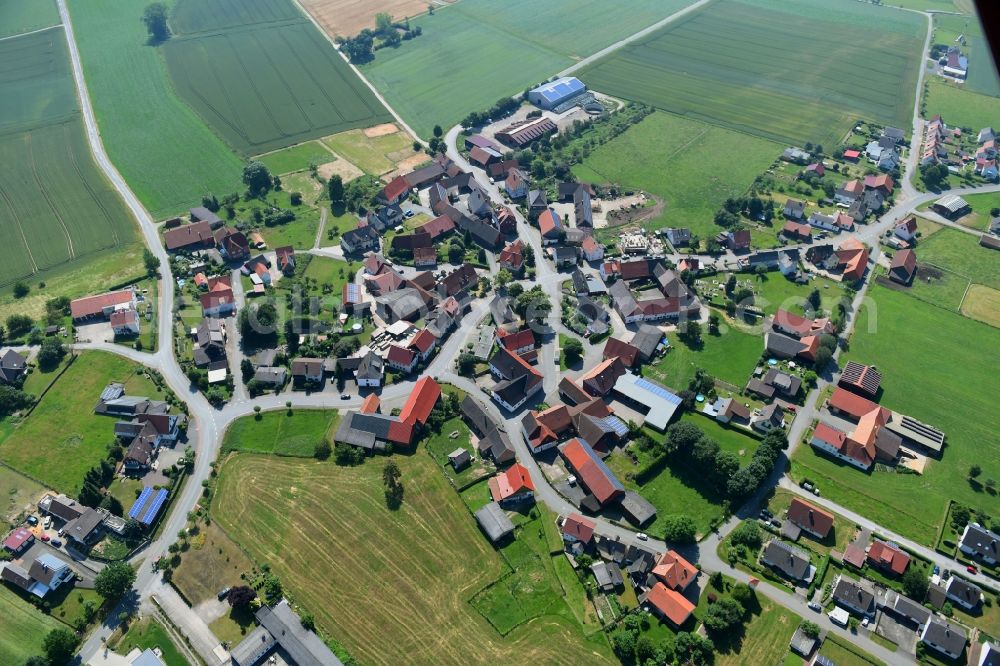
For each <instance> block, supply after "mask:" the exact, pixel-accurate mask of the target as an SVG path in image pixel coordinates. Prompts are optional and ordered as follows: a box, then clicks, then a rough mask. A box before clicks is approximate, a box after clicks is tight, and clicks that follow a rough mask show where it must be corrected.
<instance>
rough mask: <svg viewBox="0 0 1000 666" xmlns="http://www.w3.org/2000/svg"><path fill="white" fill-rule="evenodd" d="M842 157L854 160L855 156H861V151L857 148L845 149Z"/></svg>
mask: <svg viewBox="0 0 1000 666" xmlns="http://www.w3.org/2000/svg"><path fill="white" fill-rule="evenodd" d="M844 157H845V158H847V159H849V160H856V159H857V158H859V157H861V152H860V151H857V150H845V151H844Z"/></svg>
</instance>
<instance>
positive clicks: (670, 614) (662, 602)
mask: <svg viewBox="0 0 1000 666" xmlns="http://www.w3.org/2000/svg"><path fill="white" fill-rule="evenodd" d="M646 601H647V602H648V603H650V604H652V605H653V606H655V607H656V609H657V610H659V611H660V613H661V614H662V615H663V616H664V617H666V618H667V619H668V620H670V621H671V622H672V623H673V624H674V625H675V626H678V627H679V626H681V625H682V624H684V623H685V622H687V619H688V618H689V617H691V613H693V612H694V608H695V606H694V604H692V603H691V602H690V601H688V600H687V599H686V598H685V597H684V595H682V594H680V593H679V592H675V591H674V590H671V589H670V588H668V587H667V586H666V585H664V584H663V583H657V584H656V585H654V586H653V587H652V589H651V590H650V591H649V592H648V593H647V594H646Z"/></svg>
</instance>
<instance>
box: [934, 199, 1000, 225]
mask: <svg viewBox="0 0 1000 666" xmlns="http://www.w3.org/2000/svg"><path fill="white" fill-rule="evenodd" d="M962 198H963V199H965V200H966V201H967V202H969V205H970V206H972V212H971V213H968V214H967V215H963V216H962V217H960V218H959V219H957V220H955V221H956V222H958V223H959V224H961V225H962V226H963V227H969V228H970V229H976V230H978V231H986V230H987V229H989V227H990V211H991V210H992V209H994V208H1000V192H989V193H986V194H967V195H965V196H964V197H962ZM930 206H931V204H930V203H928V204H927V205H926V207H924V206H921V207H920V209H921V210H927V209H928V208H930Z"/></svg>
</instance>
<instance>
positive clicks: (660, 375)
mask: <svg viewBox="0 0 1000 666" xmlns="http://www.w3.org/2000/svg"><path fill="white" fill-rule="evenodd" d="M667 339H668V340H669V341H670V349H669V350H668V351H667V353H666V356H664V357H663V358H661V359H659V360H658V361H657V362H656V363H655V364H654V365H652V366H651V367H649V368H647V371H648V372H647V373H644V374H648V376H650V377H652V378H653V379H655V380H657V381H659V382H661V383H663V384H665V385H666V386H669V387H671V388H673V389H676V390H678V391H682V390H684V389H686V388H687V386H688V382H690V381H691V379H692V378H694V374H695V371H696V370H697V369H698V368H702V369H703V370H705V371H707V372H708V373H709V374H710V375H712V376H713V377H715V378H716V379H721V380H722V381H724V382H728V383H730V384H733V385H735V386H738V387H741V388H742V387H743V385H745V384H746V383H747V380H748V379H749V378H750V374H751V373H752V372H753V369H754V367H756V365H757V361H758V360H759V359H760V356H761V354H762V353H763V351H764V341H763V339H762V338H761V337H760V336H757V335H750V334H748V333H744V332H743V331H740V330H738V329H736V328H733V327H731V326H729V327H726V329H725V330H724V331H720V332H719V335H712V334H710V333H708V331H707V330H706V331H705V332H704V333H703V334H702V337H701V344H700V346H694V347H692V346H690V345H688V344H687V343H686V342H684V341H683V340H681V339H679V338H678V337H677V335H676V334H674V333H670V334H668V335H667Z"/></svg>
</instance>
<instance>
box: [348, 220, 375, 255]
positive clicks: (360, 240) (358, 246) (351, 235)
mask: <svg viewBox="0 0 1000 666" xmlns="http://www.w3.org/2000/svg"><path fill="white" fill-rule="evenodd" d="M379 240H380V239H379V235H378V232H377V231H375V229H373V228H372V227H358V228H357V229H349V230H347V231H345V232H344V233H342V234H341V235H340V247H341V249H342V250H343V251H344V254H351V255H357V254H364V253H365V252H370V251H373V252H378V249H379Z"/></svg>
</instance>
